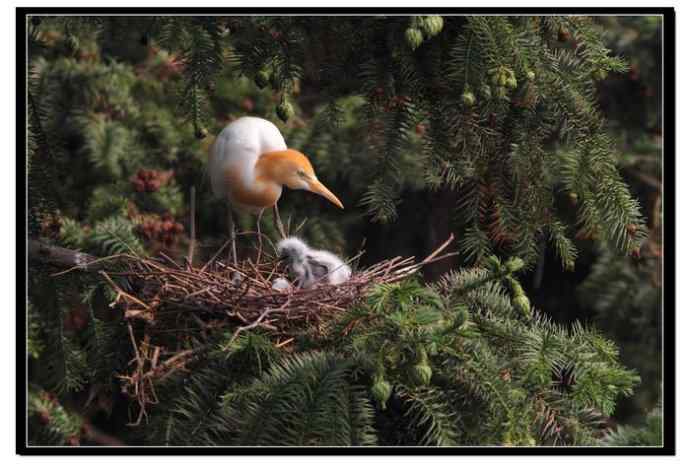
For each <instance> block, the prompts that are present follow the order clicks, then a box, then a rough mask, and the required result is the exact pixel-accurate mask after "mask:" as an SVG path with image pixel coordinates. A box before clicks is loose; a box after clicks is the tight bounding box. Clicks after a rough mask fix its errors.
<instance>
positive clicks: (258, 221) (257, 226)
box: [256, 208, 266, 264]
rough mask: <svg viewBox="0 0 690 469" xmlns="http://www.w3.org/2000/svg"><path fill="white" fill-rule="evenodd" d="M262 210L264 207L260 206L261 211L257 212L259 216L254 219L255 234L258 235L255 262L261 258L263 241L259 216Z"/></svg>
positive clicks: (262, 213) (262, 212)
mask: <svg viewBox="0 0 690 469" xmlns="http://www.w3.org/2000/svg"><path fill="white" fill-rule="evenodd" d="M264 210H266V209H265V208H262V209H261V211H260V212H259V216H258V217H257V219H256V234H257V236H258V237H259V252H258V253H257V254H256V263H257V264H258V263H259V260H260V259H261V251H262V250H263V246H264V242H263V239H262V238H261V217H262V216H263V215H264Z"/></svg>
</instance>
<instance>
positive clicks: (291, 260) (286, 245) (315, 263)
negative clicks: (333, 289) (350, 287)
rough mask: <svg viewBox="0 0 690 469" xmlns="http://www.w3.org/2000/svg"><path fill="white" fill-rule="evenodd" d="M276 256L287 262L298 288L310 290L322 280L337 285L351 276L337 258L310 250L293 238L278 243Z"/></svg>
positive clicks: (330, 254)
mask: <svg viewBox="0 0 690 469" xmlns="http://www.w3.org/2000/svg"><path fill="white" fill-rule="evenodd" d="M278 255H279V256H280V257H281V258H283V259H285V260H286V261H287V262H288V266H289V268H290V272H291V274H292V275H293V276H295V278H296V280H297V285H298V286H299V287H300V288H310V287H311V286H313V285H315V284H316V283H318V282H320V281H322V280H325V281H327V282H328V283H330V284H331V285H338V284H340V283H343V282H345V281H347V280H348V279H349V278H350V276H351V275H352V270H351V269H350V267H349V266H348V265H347V264H345V262H344V261H343V260H341V259H340V258H339V257H338V256H336V255H335V254H333V253H331V252H328V251H323V250H316V249H311V248H310V247H309V246H307V244H306V243H305V242H304V241H302V240H301V239H299V238H297V237H294V236H292V237H290V238H286V239H283V240H282V241H280V242H279V243H278Z"/></svg>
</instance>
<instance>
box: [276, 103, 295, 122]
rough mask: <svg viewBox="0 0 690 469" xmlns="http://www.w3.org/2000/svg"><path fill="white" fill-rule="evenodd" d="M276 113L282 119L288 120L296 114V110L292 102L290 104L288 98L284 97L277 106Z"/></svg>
mask: <svg viewBox="0 0 690 469" xmlns="http://www.w3.org/2000/svg"><path fill="white" fill-rule="evenodd" d="M276 114H277V115H278V117H279V118H280V120H282V121H283V122H287V121H288V119H290V118H291V117H292V116H294V115H295V110H294V109H293V108H292V104H290V102H289V101H288V100H287V99H283V100H282V101H281V102H280V104H279V105H278V106H277V107H276Z"/></svg>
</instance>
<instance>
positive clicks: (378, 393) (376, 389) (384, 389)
mask: <svg viewBox="0 0 690 469" xmlns="http://www.w3.org/2000/svg"><path fill="white" fill-rule="evenodd" d="M392 392H393V387H392V386H391V384H390V383H389V382H388V381H386V380H385V379H383V378H382V377H377V378H375V381H374V385H373V386H372V387H371V393H372V394H373V396H374V400H375V401H376V402H378V403H379V404H381V408H382V409H384V410H385V409H386V402H388V399H390V397H391V393H392Z"/></svg>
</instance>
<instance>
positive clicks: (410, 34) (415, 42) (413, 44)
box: [405, 28, 424, 50]
mask: <svg viewBox="0 0 690 469" xmlns="http://www.w3.org/2000/svg"><path fill="white" fill-rule="evenodd" d="M405 40H406V41H407V45H408V46H410V49H412V50H415V49H417V47H419V46H420V45H422V42H424V35H423V34H422V32H421V31H420V30H419V29H417V28H407V29H406V30H405Z"/></svg>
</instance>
